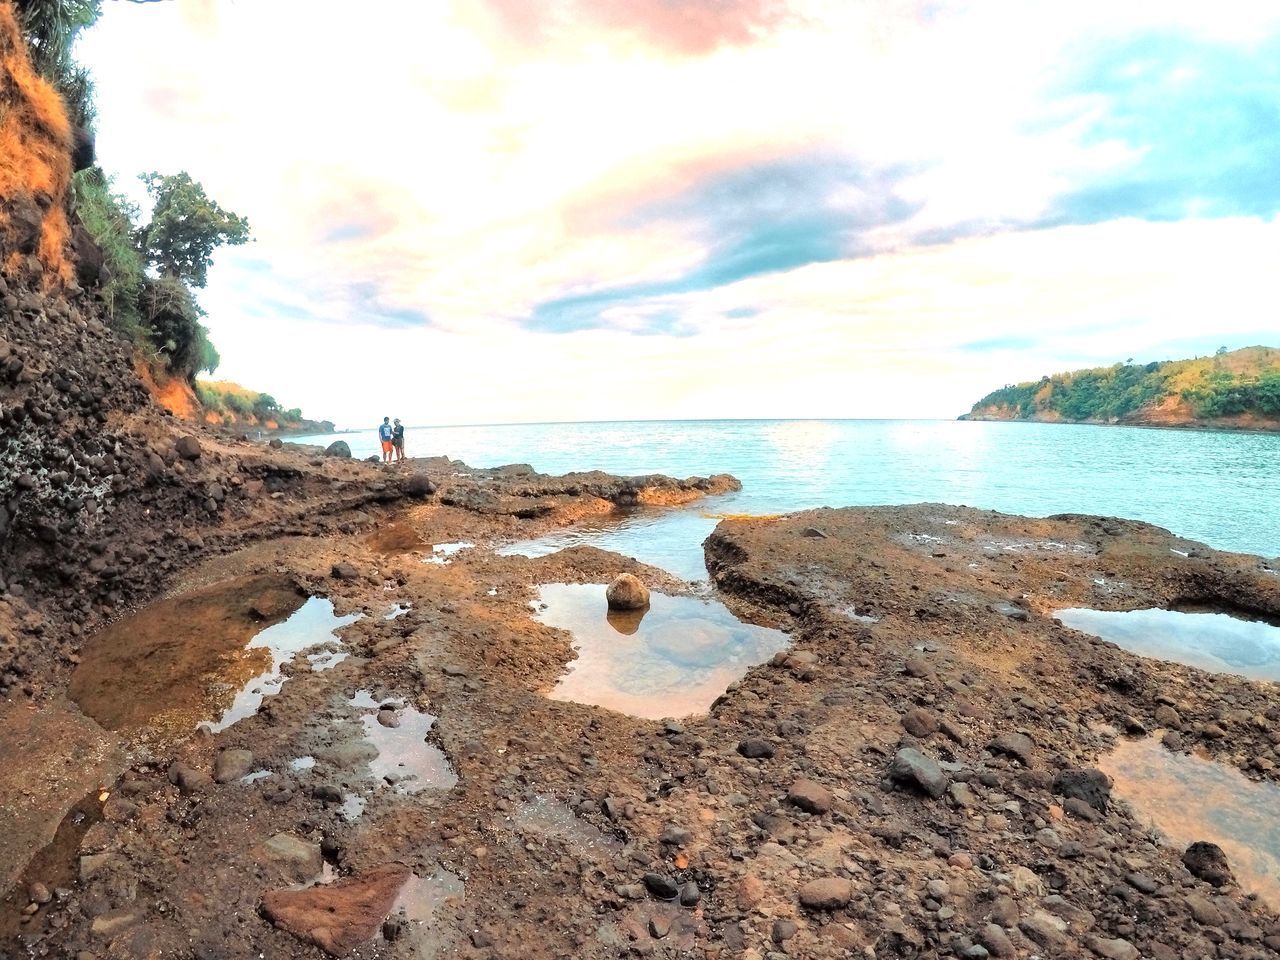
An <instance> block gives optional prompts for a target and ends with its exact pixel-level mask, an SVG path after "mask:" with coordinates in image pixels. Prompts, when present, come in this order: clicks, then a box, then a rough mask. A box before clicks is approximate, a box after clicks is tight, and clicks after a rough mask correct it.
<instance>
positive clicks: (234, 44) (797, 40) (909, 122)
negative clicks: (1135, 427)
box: [78, 0, 1280, 426]
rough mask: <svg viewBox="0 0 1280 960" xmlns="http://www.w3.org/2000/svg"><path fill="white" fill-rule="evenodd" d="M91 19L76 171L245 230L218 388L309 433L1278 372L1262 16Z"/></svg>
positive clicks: (572, 11) (1276, 112) (1278, 66)
mask: <svg viewBox="0 0 1280 960" xmlns="http://www.w3.org/2000/svg"><path fill="white" fill-rule="evenodd" d="M104 8H105V12H104V15H103V17H102V19H101V21H100V22H99V24H98V25H97V26H95V27H94V28H93V29H92V30H91V31H89V32H88V33H87V34H86V35H85V36H84V37H83V38H82V39H81V41H80V45H79V48H78V54H79V56H80V59H81V60H82V61H84V62H85V63H86V64H87V65H89V67H90V68H91V69H92V71H93V73H94V76H95V79H96V82H97V91H98V97H97V99H98V109H99V122H98V127H99V134H98V158H99V162H100V164H101V165H102V166H103V167H104V169H106V170H107V171H108V173H110V174H112V175H113V176H114V177H115V178H116V184H117V186H118V187H119V188H120V189H122V190H125V191H127V192H129V193H131V194H138V193H139V192H140V184H139V183H138V182H137V180H136V175H137V174H139V173H143V172H146V171H149V170H157V171H160V172H163V173H171V172H176V171H178V170H186V171H188V172H189V173H190V174H191V175H192V176H193V177H195V178H196V179H197V180H199V181H200V182H202V183H203V184H204V185H205V187H206V189H207V190H208V192H209V194H210V195H211V196H212V197H213V198H214V199H216V200H217V201H218V202H219V203H220V204H222V205H223V206H225V207H227V208H229V209H231V210H234V211H236V212H237V213H240V214H242V215H244V216H246V217H247V218H248V219H249V222H250V224H251V226H252V228H253V234H254V241H253V242H252V243H250V244H247V245H245V246H242V247H235V248H227V249H224V250H222V251H220V252H219V254H218V255H217V257H216V261H215V266H214V268H213V270H212V271H211V274H210V280H209V284H208V287H207V288H206V289H205V290H203V291H201V292H200V301H201V304H202V305H203V307H204V308H205V309H206V310H207V311H208V318H207V321H206V323H207V325H208V327H209V329H210V331H211V335H212V339H213V341H214V343H215V344H216V346H217V348H218V350H219V351H220V353H221V355H222V366H221V367H220V368H219V369H218V371H217V376H218V377H219V378H222V377H226V378H229V379H234V380H236V381H239V382H241V383H243V384H245V385H246V386H249V387H252V388H255V389H259V390H265V391H267V392H269V393H271V394H272V395H273V396H275V397H276V398H277V399H279V400H280V401H282V402H283V403H284V404H285V405H286V406H301V407H302V408H303V410H304V411H305V412H306V413H307V414H308V415H309V416H312V417H317V418H320V417H323V418H327V419H332V420H335V421H337V422H338V423H339V424H340V425H346V426H359V425H363V424H367V423H370V422H375V421H377V420H380V419H381V417H382V416H383V415H395V416H400V417H401V418H403V419H405V420H406V422H410V423H423V424H426V423H434V424H453V423H491V422H497V423H500V422H533V421H576V420H616V419H668V418H675V419H683V418H703V417H706V418H720V417H800V418H804V417H954V416H956V415H958V414H960V413H963V412H965V411H966V410H968V408H969V406H970V405H971V404H972V403H973V402H974V401H975V400H977V399H978V398H979V397H981V396H982V395H984V394H985V393H987V392H988V391H990V390H992V389H995V388H997V387H1000V386H1002V385H1003V384H1005V383H1011V382H1017V381H1021V380H1028V379H1035V378H1038V377H1039V376H1040V375H1042V374H1045V373H1050V372H1055V371H1058V370H1065V369H1072V368H1075V367H1080V366H1092V365H1099V364H1111V363H1116V362H1119V361H1124V360H1126V359H1129V358H1135V359H1137V360H1140V361H1146V360H1154V359H1173V358H1178V357H1183V356H1192V355H1199V354H1205V353H1210V352H1212V351H1213V350H1215V349H1217V348H1218V347H1219V346H1228V347H1230V348H1235V347H1238V346H1245V345H1248V344H1253V343H1270V344H1272V345H1280V315H1278V312H1277V304H1280V269H1277V268H1276V264H1280V219H1278V216H1277V215H1278V213H1280V4H1275V3H1268V2H1262V0H1254V2H1233V0H1219V2H1215V3H1213V4H1206V3H1204V2H1203V0H1192V2H1187V0H1163V2H1136V0H1131V2H1125V0H1105V2H1103V0H1078V2H1074V3H1071V4H1064V3H1061V2H1036V0H1009V2H1004V0H983V2H973V3H962V2H949V0H897V2H890V0H835V2H818V0H791V2H788V0H685V2H677V0H540V2H536V3H535V2H531V0H432V2H430V3H423V2H421V0H412V2H402V0H381V2H380V3H378V4H377V5H365V6H360V5H354V4H351V3H349V2H347V3H342V4H339V3H331V2H329V0H170V2H161V3H144V4H134V3H121V2H109V3H106V4H104ZM374 11H376V15H375V14H374Z"/></svg>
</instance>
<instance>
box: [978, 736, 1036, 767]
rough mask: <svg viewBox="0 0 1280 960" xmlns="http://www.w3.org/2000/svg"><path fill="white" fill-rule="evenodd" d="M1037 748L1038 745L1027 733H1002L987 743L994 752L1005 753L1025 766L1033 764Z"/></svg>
mask: <svg viewBox="0 0 1280 960" xmlns="http://www.w3.org/2000/svg"><path fill="white" fill-rule="evenodd" d="M1035 748H1036V745H1035V744H1034V743H1032V742H1031V738H1030V737H1028V736H1027V735H1026V734H1025V733H1002V734H1000V736H998V737H996V738H995V739H994V740H992V741H991V742H990V743H989V744H987V749H988V750H990V751H991V752H992V753H1003V754H1005V755H1007V756H1010V757H1013V758H1014V759H1015V760H1017V761H1018V762H1019V763H1021V764H1022V765H1023V766H1024V767H1029V766H1031V759H1032V757H1033V756H1034V755H1035Z"/></svg>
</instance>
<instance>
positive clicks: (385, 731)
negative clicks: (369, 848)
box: [360, 698, 458, 793]
mask: <svg viewBox="0 0 1280 960" xmlns="http://www.w3.org/2000/svg"><path fill="white" fill-rule="evenodd" d="M370 699H372V698H370ZM388 712H390V711H388ZM394 716H395V718H396V721H397V723H398V725H397V726H394V727H388V726H385V725H384V724H383V723H382V722H381V721H380V720H379V719H378V715H377V714H366V715H365V716H363V717H361V718H360V722H361V723H362V724H364V736H365V739H366V740H368V741H369V742H370V743H372V744H373V745H374V746H375V747H376V748H377V750H378V755H377V756H376V757H374V758H373V759H372V760H370V761H369V772H370V773H372V774H373V775H374V776H375V777H377V778H379V779H381V780H385V781H386V782H387V783H390V784H393V785H394V786H395V788H396V790H398V791H400V792H401V793H417V792H418V791H419V790H427V789H433V790H448V789H449V788H450V787H452V786H453V785H454V784H455V783H457V782H458V776H457V774H455V773H454V772H453V768H452V767H450V766H449V758H448V757H446V756H445V755H444V751H442V750H441V749H440V748H439V747H436V746H435V745H433V744H431V743H428V742H427V734H428V733H430V732H431V727H432V726H433V725H434V724H435V722H436V718H435V717H434V716H432V715H431V714H429V713H422V712H421V711H418V710H415V709H414V708H413V707H407V706H406V707H398V708H397V709H396V710H395V711H394Z"/></svg>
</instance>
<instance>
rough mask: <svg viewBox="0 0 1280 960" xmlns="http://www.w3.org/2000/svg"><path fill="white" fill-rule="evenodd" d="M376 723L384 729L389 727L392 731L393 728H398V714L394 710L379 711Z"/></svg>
mask: <svg viewBox="0 0 1280 960" xmlns="http://www.w3.org/2000/svg"><path fill="white" fill-rule="evenodd" d="M378 723H379V724H381V725H382V726H384V727H391V728H392V729H394V728H395V727H398V726H400V714H399V713H397V712H396V711H395V710H379V711H378Z"/></svg>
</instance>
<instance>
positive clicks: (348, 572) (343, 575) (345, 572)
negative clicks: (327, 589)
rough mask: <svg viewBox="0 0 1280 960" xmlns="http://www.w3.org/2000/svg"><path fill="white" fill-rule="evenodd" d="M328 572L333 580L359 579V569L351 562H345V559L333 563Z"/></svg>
mask: <svg viewBox="0 0 1280 960" xmlns="http://www.w3.org/2000/svg"><path fill="white" fill-rule="evenodd" d="M330 574H331V575H332V577H333V578H334V579H335V580H359V579H360V571H359V570H357V569H356V568H355V566H354V565H353V564H350V563H347V562H346V561H345V560H344V561H342V562H340V563H335V564H334V565H333V569H332V570H331V571H330Z"/></svg>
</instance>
